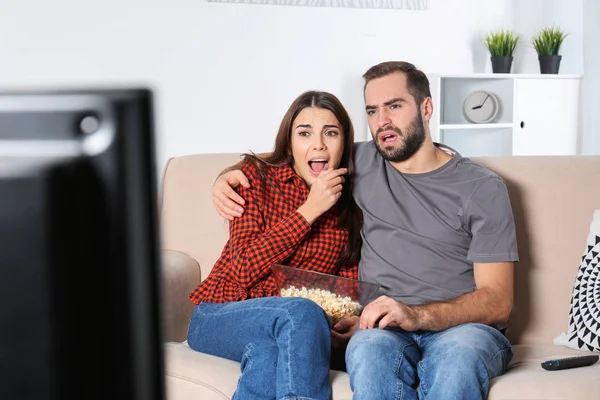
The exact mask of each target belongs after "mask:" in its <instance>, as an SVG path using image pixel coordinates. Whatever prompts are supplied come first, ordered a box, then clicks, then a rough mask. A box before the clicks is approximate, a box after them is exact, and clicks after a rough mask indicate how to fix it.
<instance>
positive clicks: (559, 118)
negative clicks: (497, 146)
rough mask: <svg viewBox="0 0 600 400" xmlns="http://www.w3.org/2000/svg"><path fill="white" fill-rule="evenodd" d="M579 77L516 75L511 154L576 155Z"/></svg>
mask: <svg viewBox="0 0 600 400" xmlns="http://www.w3.org/2000/svg"><path fill="white" fill-rule="evenodd" d="M578 108H579V79H572V78H565V79H561V78H556V77H555V78H549V79H544V78H533V79H527V78H517V79H516V80H515V120H514V124H515V127H514V130H513V155H515V156H520V155H574V154H577V140H578V139H577V137H578V135H577V131H578Z"/></svg>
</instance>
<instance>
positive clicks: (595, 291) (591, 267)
mask: <svg viewBox="0 0 600 400" xmlns="http://www.w3.org/2000/svg"><path fill="white" fill-rule="evenodd" d="M562 341H564V342H566V343H560V344H564V345H566V346H569V347H572V348H575V349H578V350H589V351H600V210H596V211H595V212H594V218H593V220H592V223H591V225H590V233H589V235H588V238H587V246H586V250H585V252H584V255H583V257H581V264H580V265H579V270H578V271H577V277H576V278H575V284H574V286H573V295H572V297H571V308H570V310H569V330H568V332H567V334H566V336H565V337H564V338H563V340H562Z"/></svg>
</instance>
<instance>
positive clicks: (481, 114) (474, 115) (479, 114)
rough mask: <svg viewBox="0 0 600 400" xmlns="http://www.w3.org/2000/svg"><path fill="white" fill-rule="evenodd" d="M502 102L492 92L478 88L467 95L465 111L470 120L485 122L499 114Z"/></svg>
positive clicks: (479, 122)
mask: <svg viewBox="0 0 600 400" xmlns="http://www.w3.org/2000/svg"><path fill="white" fill-rule="evenodd" d="M499 108H500V102H499V101H498V98H497V97H496V96H495V95H494V94H493V93H491V92H486V91H485V90H478V91H476V92H473V93H471V94H469V95H468V96H467V98H466V99H465V102H464V103H463V113H464V115H465V118H466V119H467V120H468V121H469V122H473V123H475V124H485V123H488V122H492V121H493V120H494V118H496V116H497V115H498V110H499Z"/></svg>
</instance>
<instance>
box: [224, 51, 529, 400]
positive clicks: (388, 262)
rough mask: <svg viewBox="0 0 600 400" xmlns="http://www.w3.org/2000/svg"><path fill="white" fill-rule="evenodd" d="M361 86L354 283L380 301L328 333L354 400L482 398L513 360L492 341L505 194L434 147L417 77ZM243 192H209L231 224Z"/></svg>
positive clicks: (502, 274)
mask: <svg viewBox="0 0 600 400" xmlns="http://www.w3.org/2000/svg"><path fill="white" fill-rule="evenodd" d="M364 78H365V88H364V96H365V103H366V111H367V115H368V121H369V127H370V129H371V133H372V136H373V141H369V142H365V143H357V144H356V162H355V165H356V177H355V181H354V185H355V186H354V198H355V200H356V202H357V203H358V205H359V206H360V208H361V209H362V211H363V215H364V226H363V229H362V231H361V236H362V239H363V244H362V249H361V261H360V263H359V277H360V279H363V280H366V281H372V282H377V283H379V284H381V285H382V287H383V295H382V296H380V297H378V298H377V299H376V300H374V301H373V302H371V303H370V304H368V305H367V306H366V307H365V308H364V310H363V312H362V314H361V316H360V317H354V318H350V319H347V320H343V321H340V322H339V323H338V324H337V325H336V326H334V332H333V335H334V336H335V337H336V338H337V339H338V340H348V339H349V340H350V341H349V343H348V347H347V350H346V365H347V370H348V373H349V374H350V384H351V387H352V390H353V392H354V398H355V399H378V400H381V399H392V398H393V399H398V398H401V399H417V398H421V399H422V398H425V397H427V398H431V399H453V400H454V399H485V398H486V396H487V393H488V390H489V382H490V380H491V379H492V378H494V377H496V376H498V375H500V374H502V373H503V372H504V371H505V369H506V367H507V365H508V363H509V362H510V360H511V359H512V349H511V345H510V343H509V341H508V340H507V339H506V337H505V336H504V335H503V334H502V333H501V329H502V328H501V326H502V324H504V323H505V322H506V321H507V320H508V318H509V316H510V312H511V309H512V304H513V266H514V262H515V261H518V255H517V244H516V234H515V227H514V220H513V216H512V210H511V206H510V201H509V198H508V193H507V190H506V186H505V184H504V182H503V181H502V179H501V178H500V177H498V176H497V175H496V174H494V173H492V172H491V171H489V170H487V169H485V168H483V167H481V166H479V165H477V164H475V163H474V162H472V161H470V160H469V159H466V158H463V157H461V156H460V154H458V153H457V152H456V151H454V150H452V149H449V148H447V147H445V146H442V145H439V144H436V143H433V141H432V139H431V136H430V132H429V120H430V119H431V116H432V113H433V104H432V101H431V95H430V91H429V82H428V80H427V77H426V76H425V74H424V73H423V72H421V71H419V70H418V69H416V68H415V67H414V66H413V65H412V64H409V63H405V62H386V63H381V64H378V65H376V66H373V67H372V68H370V69H369V70H368V71H367V72H366V73H365V74H364ZM240 183H242V184H244V185H245V184H246V182H244V177H243V176H241V175H240V174H239V172H238V171H234V172H232V173H229V174H226V175H223V176H222V177H221V178H219V180H218V181H217V183H216V184H215V189H214V191H213V192H214V199H215V204H216V205H217V208H218V209H219V212H220V213H221V214H222V215H224V216H226V217H228V218H230V217H231V216H232V215H235V214H236V213H237V212H239V210H240V209H241V208H239V205H237V204H234V203H233V202H231V200H230V199H229V198H228V197H231V198H233V199H234V200H237V202H238V203H240V199H239V197H236V196H235V195H234V194H232V192H233V191H232V190H231V188H230V187H229V185H236V184H240ZM236 208H238V210H235V209H236Z"/></svg>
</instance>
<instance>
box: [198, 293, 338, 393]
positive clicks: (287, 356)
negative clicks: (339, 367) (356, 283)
mask: <svg viewBox="0 0 600 400" xmlns="http://www.w3.org/2000/svg"><path fill="white" fill-rule="evenodd" d="M188 344H189V346H190V347H191V348H192V349H194V350H196V351H199V352H202V353H206V354H211V355H213V356H217V357H223V358H227V359H230V360H233V361H237V362H240V363H241V371H242V376H241V377H240V379H239V381H238V386H237V389H236V392H235V394H234V396H233V399H239V400H249V399H257V400H258V399H269V400H272V399H290V400H292V399H310V400H313V399H314V400H329V399H330V398H331V383H330V379H329V358H330V352H331V322H330V320H329V317H327V315H326V314H325V312H324V311H323V309H322V308H321V307H319V306H318V305H317V304H316V303H314V302H312V301H310V300H307V299H303V298H281V297H263V298H258V299H251V300H245V301H240V302H231V303H224V304H214V303H201V304H200V305H198V306H197V307H196V308H195V309H194V312H193V314H192V318H191V321H190V325H189V328H188Z"/></svg>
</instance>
